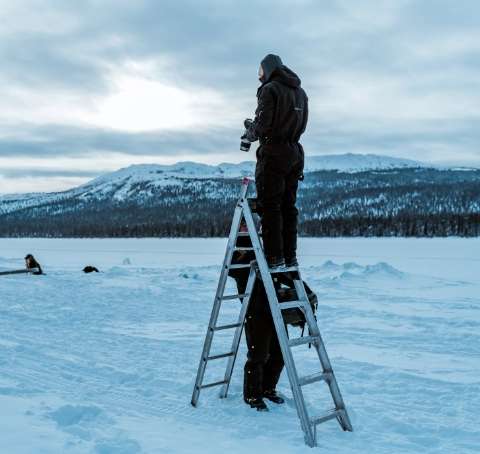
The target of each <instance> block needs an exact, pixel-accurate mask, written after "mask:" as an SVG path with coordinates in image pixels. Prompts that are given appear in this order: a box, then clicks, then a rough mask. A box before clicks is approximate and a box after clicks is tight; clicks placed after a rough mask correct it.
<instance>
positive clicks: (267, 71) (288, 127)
mask: <svg viewBox="0 0 480 454" xmlns="http://www.w3.org/2000/svg"><path fill="white" fill-rule="evenodd" d="M261 64H262V69H263V72H264V75H263V78H262V80H261V81H262V85H261V86H260V88H259V89H258V91H257V98H258V106H257V110H256V111H255V119H254V121H253V123H252V126H251V127H250V128H249V131H248V135H249V138H250V139H253V140H252V141H254V140H256V139H259V140H260V143H261V144H262V145H265V144H270V143H272V144H278V143H297V142H298V141H299V140H300V136H301V135H302V134H303V132H304V131H305V128H306V126H307V120H308V97H307V95H306V93H305V91H304V90H303V88H302V87H301V86H300V85H301V81H300V78H299V77H298V76H297V75H296V74H295V73H294V72H293V71H292V70H291V69H289V68H288V67H287V66H285V65H283V64H282V60H281V59H280V57H278V56H277V55H272V54H269V55H267V56H266V57H265V58H264V59H263V60H262V63H261Z"/></svg>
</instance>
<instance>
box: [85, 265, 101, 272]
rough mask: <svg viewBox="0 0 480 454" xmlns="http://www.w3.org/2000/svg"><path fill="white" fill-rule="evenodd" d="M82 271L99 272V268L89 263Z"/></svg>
mask: <svg viewBox="0 0 480 454" xmlns="http://www.w3.org/2000/svg"><path fill="white" fill-rule="evenodd" d="M82 271H83V272H84V273H98V269H97V268H96V267H94V266H91V265H87V266H86V267H85V268H84V269H83V270H82Z"/></svg>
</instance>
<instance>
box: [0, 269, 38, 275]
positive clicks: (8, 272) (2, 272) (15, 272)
mask: <svg viewBox="0 0 480 454" xmlns="http://www.w3.org/2000/svg"><path fill="white" fill-rule="evenodd" d="M27 273H31V271H30V270H27V269H23V270H11V271H0V276H7V275H9V274H27Z"/></svg>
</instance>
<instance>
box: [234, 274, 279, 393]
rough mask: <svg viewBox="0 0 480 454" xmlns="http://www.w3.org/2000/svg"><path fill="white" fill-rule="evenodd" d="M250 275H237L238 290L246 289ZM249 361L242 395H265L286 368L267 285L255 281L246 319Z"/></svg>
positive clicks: (245, 371)
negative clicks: (268, 297)
mask: <svg viewBox="0 0 480 454" xmlns="http://www.w3.org/2000/svg"><path fill="white" fill-rule="evenodd" d="M247 279H248V275H246V274H245V275H244V276H238V277H237V278H236V279H235V280H236V282H237V288H238V292H239V293H240V294H242V293H244V292H245V288H246V286H247ZM245 337H246V340H247V347H248V353H247V361H246V363H245V367H244V380H243V398H244V399H245V400H247V399H250V398H258V397H262V395H263V392H264V391H267V390H273V389H275V387H276V386H277V383H278V380H279V378H280V374H281V372H282V369H283V365H284V363H283V356H282V351H281V350H280V344H279V343H278V338H277V332H276V330H275V326H274V324H273V319H272V315H271V312H270V306H269V305H268V299H267V295H266V293H265V288H264V287H263V284H262V282H261V281H260V280H257V282H256V283H255V286H254V289H253V292H252V296H251V298H250V304H249V307H248V311H247V317H246V323H245Z"/></svg>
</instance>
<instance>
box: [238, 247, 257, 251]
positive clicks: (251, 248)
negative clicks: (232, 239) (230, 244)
mask: <svg viewBox="0 0 480 454" xmlns="http://www.w3.org/2000/svg"><path fill="white" fill-rule="evenodd" d="M233 250H234V251H254V250H255V249H253V247H247V246H245V247H240V246H237V247H236V248H234V249H233Z"/></svg>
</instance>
